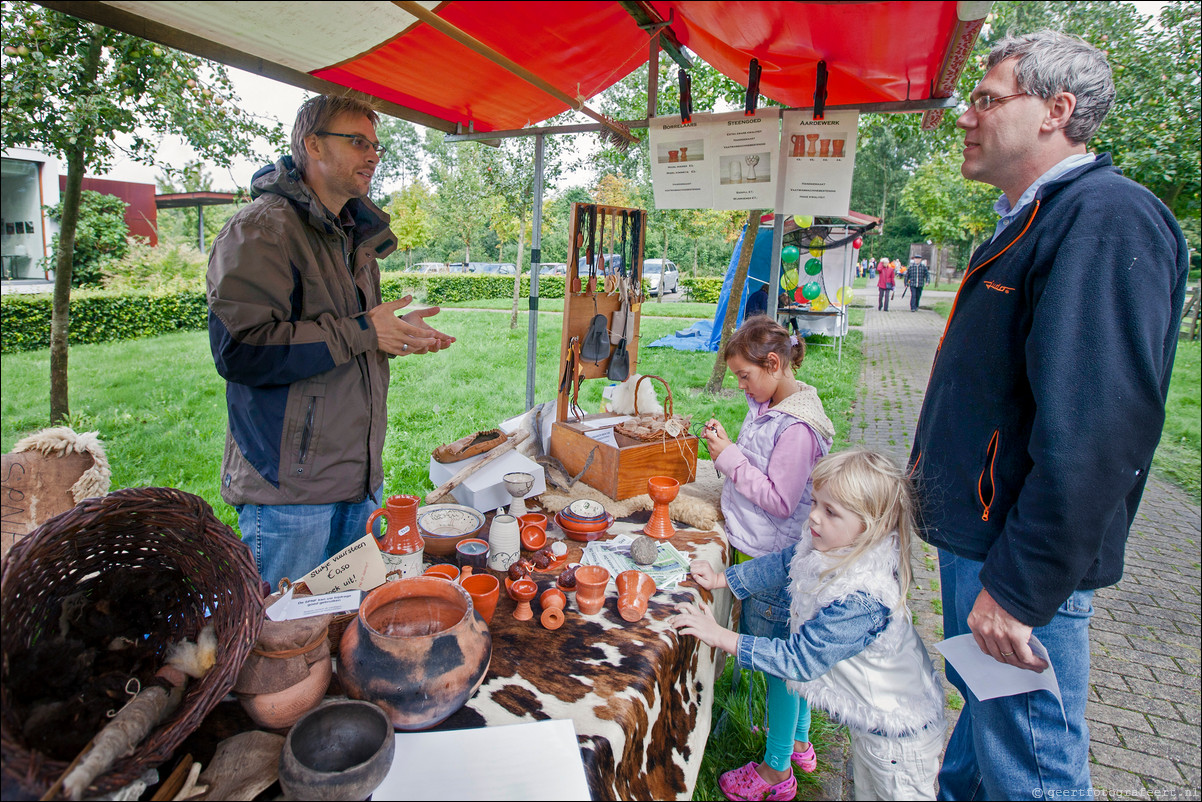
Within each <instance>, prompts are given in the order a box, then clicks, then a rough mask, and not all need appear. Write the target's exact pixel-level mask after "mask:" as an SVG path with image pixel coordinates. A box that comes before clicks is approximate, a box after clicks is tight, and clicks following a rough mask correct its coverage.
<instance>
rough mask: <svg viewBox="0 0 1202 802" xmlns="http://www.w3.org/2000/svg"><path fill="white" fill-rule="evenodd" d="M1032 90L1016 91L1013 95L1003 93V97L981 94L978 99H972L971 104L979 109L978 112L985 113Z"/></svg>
mask: <svg viewBox="0 0 1202 802" xmlns="http://www.w3.org/2000/svg"><path fill="white" fill-rule="evenodd" d="M1029 94H1031V93H1030V92H1015V93H1014V94H1013V95H1003V96H1002V97H990V96H989V95H981V96H980V97H979V98H977V99H976V100H973V101H971V105H972V107H973V108H974V109H976V110H977V114H983V113H984V112H987V111H989V110H990V109H992V108H993V107H994V106H997V105H999V104H1001V103H1005V102H1006V101H1007V100H1012V99H1014V98H1016V97H1022V96H1023V95H1029Z"/></svg>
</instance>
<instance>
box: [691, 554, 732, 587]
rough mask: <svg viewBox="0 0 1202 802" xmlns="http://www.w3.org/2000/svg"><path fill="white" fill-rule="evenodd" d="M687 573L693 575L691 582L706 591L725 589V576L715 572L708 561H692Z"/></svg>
mask: <svg viewBox="0 0 1202 802" xmlns="http://www.w3.org/2000/svg"><path fill="white" fill-rule="evenodd" d="M689 573H690V574H692V575H693V580H694V581H695V582H696V583H697V584H698V585H700V586H701V587H703V588H705V589H706V590H713V589H714V588H724V587H726V574H725V573H718V572H717V571H715V570H714V566H712V565H710V563H709V560H693V561H692V562H691V563H689Z"/></svg>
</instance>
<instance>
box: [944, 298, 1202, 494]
mask: <svg viewBox="0 0 1202 802" xmlns="http://www.w3.org/2000/svg"><path fill="white" fill-rule="evenodd" d="M951 308H952V302H951V301H936V302H935V311H936V312H938V313H939V314H940V315H942V316H943V317H945V318H946V317H947V316H948V314H949V313H950V312H951ZM1200 386H1202V370H1200V369H1199V341H1198V340H1194V341H1193V342H1190V341H1182V342H1179V343H1178V344H1177V356H1176V358H1175V360H1174V362H1173V378H1172V380H1171V381H1170V383H1169V398H1168V402H1167V403H1166V405H1165V422H1164V433H1163V434H1161V436H1160V445H1159V446H1157V448H1156V453H1155V454H1154V455H1153V456H1152V469H1153V470H1154V471H1156V473H1158V474H1160V476H1161V478H1163V479H1167V480H1168V481H1170V482H1173V483H1174V484H1176V485H1178V486H1180V487H1181V488H1182V489H1184V490H1185V491H1186V492H1187V493H1189V494H1190V496H1191V497H1192V498H1193V500H1194V501H1195V502H1197V501H1198V500H1199V498H1200V497H1202V488H1200V483H1202V435H1200V434H1199V428H1200V426H1202V423H1200V421H1202V407H1200V405H1199V396H1200V395H1202V390H1200Z"/></svg>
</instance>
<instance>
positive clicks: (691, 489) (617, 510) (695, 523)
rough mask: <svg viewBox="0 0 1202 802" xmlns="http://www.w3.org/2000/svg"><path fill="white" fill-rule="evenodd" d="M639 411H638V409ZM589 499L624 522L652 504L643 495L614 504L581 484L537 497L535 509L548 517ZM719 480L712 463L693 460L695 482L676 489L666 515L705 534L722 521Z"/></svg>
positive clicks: (597, 491)
mask: <svg viewBox="0 0 1202 802" xmlns="http://www.w3.org/2000/svg"><path fill="white" fill-rule="evenodd" d="M639 408H640V409H642V407H641V406H640V407H639ZM580 498H591V499H593V500H594V501H599V502H601V503H602V504H603V505H605V509H606V511H608V512H609V513H610V514H611V515H613V516H614V517H615V518H625V517H627V516H629V515H630V514H631V513H634V512H638V511H639V510H651V509H652V508H654V507H655V502H653V501H652V500H651V496H648V495H646V494H643V495H641V496H632V497H631V498H627V499H622V500H621V501H616V500H614V499H612V498H610V497H609V496H607V495H605V494H604V493H602V492H601V491H600V490H597V489H595V488H592V487H589V486H588V485H586V484H585V483H584V482H577V483H575V484H574V485H573V486H572V487H571V489H570V490H569V491H566V492H565V491H562V490H553V489H550V488H548V490H547V492H545V493H543V494H542V495H541V496H538V498H537V501H538V503H539V506H540V507H542V508H543V510H545V511H546V512H547V514H548V515H554V514H555V513H557V512H559V511H560V510H562V509H563V508H564V507H566V506H568V505H569V504H571V503H572V502H573V501H575V500H576V499H580ZM721 500H722V477H720V476H718V472H717V471H716V470H714V463H712V462H710V461H709V460H697V478H696V479H695V480H694V481H692V482H689V483H688V484H683V485H681V486H680V493H679V494H678V495H677V496H676V499H675V500H674V501H673V502H672V503H671V504H669V505H668V514H669V515H670V516H672V520H674V521H680V522H681V523H683V524H688V525H689V526H691V527H693V528H694V529H701V530H703V531H709V530H711V529H713V528H714V524H716V523H717V522H718V520H719V519H720V518H721V517H722V508H721Z"/></svg>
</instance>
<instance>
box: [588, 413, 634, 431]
mask: <svg viewBox="0 0 1202 802" xmlns="http://www.w3.org/2000/svg"><path fill="white" fill-rule="evenodd" d="M628 420H630V416H629V415H614V416H613V417H609V418H597V419H596V420H583V421H581V422H580V425H581V426H583V427H584V428H586V429H603V428H605V427H607V426H608V427H609V428H611V429H612V428H613V427H615V426H617V425H618V424H619V423H624V422H626V421H628Z"/></svg>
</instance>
